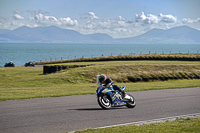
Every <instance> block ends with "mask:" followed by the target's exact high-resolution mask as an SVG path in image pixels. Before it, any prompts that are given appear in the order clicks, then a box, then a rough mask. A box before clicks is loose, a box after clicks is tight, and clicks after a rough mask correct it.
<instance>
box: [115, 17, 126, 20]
mask: <svg viewBox="0 0 200 133" xmlns="http://www.w3.org/2000/svg"><path fill="white" fill-rule="evenodd" d="M117 19H118V20H126V19H125V18H122V16H118V17H117Z"/></svg>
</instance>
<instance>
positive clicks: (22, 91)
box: [0, 61, 200, 101]
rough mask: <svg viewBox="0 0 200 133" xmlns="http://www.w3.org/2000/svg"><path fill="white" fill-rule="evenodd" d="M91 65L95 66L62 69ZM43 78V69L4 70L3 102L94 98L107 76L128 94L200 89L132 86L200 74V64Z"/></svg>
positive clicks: (100, 67) (180, 83)
mask: <svg viewBox="0 0 200 133" xmlns="http://www.w3.org/2000/svg"><path fill="white" fill-rule="evenodd" d="M80 64H85V65H87V64H91V62H75V63H65V64H62V65H80ZM92 64H94V65H92V66H88V67H80V68H70V69H66V70H62V71H60V72H57V73H53V74H48V75H43V68H42V67H15V68H0V100H1V101H2V100H11V99H27V98H38V97H56V96H69V95H82V94H94V93H95V90H96V75H99V74H102V73H104V74H106V75H107V76H108V77H109V78H111V79H113V81H114V83H115V84H117V85H119V86H124V85H126V86H127V88H126V91H141V90H153V89H169V88H186V87H199V86H200V82H199V80H198V79H193V80H191V79H188V80H185V79H184V80H168V81H164V82H162V81H154V82H141V83H140V82H138V83H132V82H130V81H129V78H130V77H141V76H143V75H146V76H151V77H152V76H153V75H156V74H157V75H158V74H161V75H169V74H170V75H173V74H174V75H175V74H177V75H178V74H180V73H181V74H185V75H190V74H191V75H193V74H199V73H200V62H199V61H192V62H191V61H107V62H92Z"/></svg>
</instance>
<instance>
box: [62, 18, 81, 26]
mask: <svg viewBox="0 0 200 133" xmlns="http://www.w3.org/2000/svg"><path fill="white" fill-rule="evenodd" d="M59 21H60V24H61V25H62V24H64V25H78V21H77V20H72V19H71V18H70V17H67V18H60V19H59Z"/></svg>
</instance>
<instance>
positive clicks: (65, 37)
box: [0, 26, 200, 44]
mask: <svg viewBox="0 0 200 133" xmlns="http://www.w3.org/2000/svg"><path fill="white" fill-rule="evenodd" d="M0 42H3V43H99V44H100V43H106V44H111V43H118V44H200V31H199V30H196V29H193V28H190V27H188V26H180V27H175V28H172V29H168V30H161V29H152V30H150V31H148V32H146V33H144V34H142V35H140V36H136V37H131V38H122V39H113V38H112V37H111V36H109V35H107V34H101V33H96V34H89V35H83V34H81V33H79V32H77V31H74V30H68V29H60V28H58V27H56V26H50V27H37V28H30V27H26V26H23V27H20V28H17V29H15V30H3V29H2V30H0Z"/></svg>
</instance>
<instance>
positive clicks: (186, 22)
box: [181, 18, 200, 24]
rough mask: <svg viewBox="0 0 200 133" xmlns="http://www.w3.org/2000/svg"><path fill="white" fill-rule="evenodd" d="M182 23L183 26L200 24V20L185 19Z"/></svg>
mask: <svg viewBox="0 0 200 133" xmlns="http://www.w3.org/2000/svg"><path fill="white" fill-rule="evenodd" d="M181 22H182V23H183V24H193V23H200V18H197V19H192V18H183V19H182V21H181Z"/></svg>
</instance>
